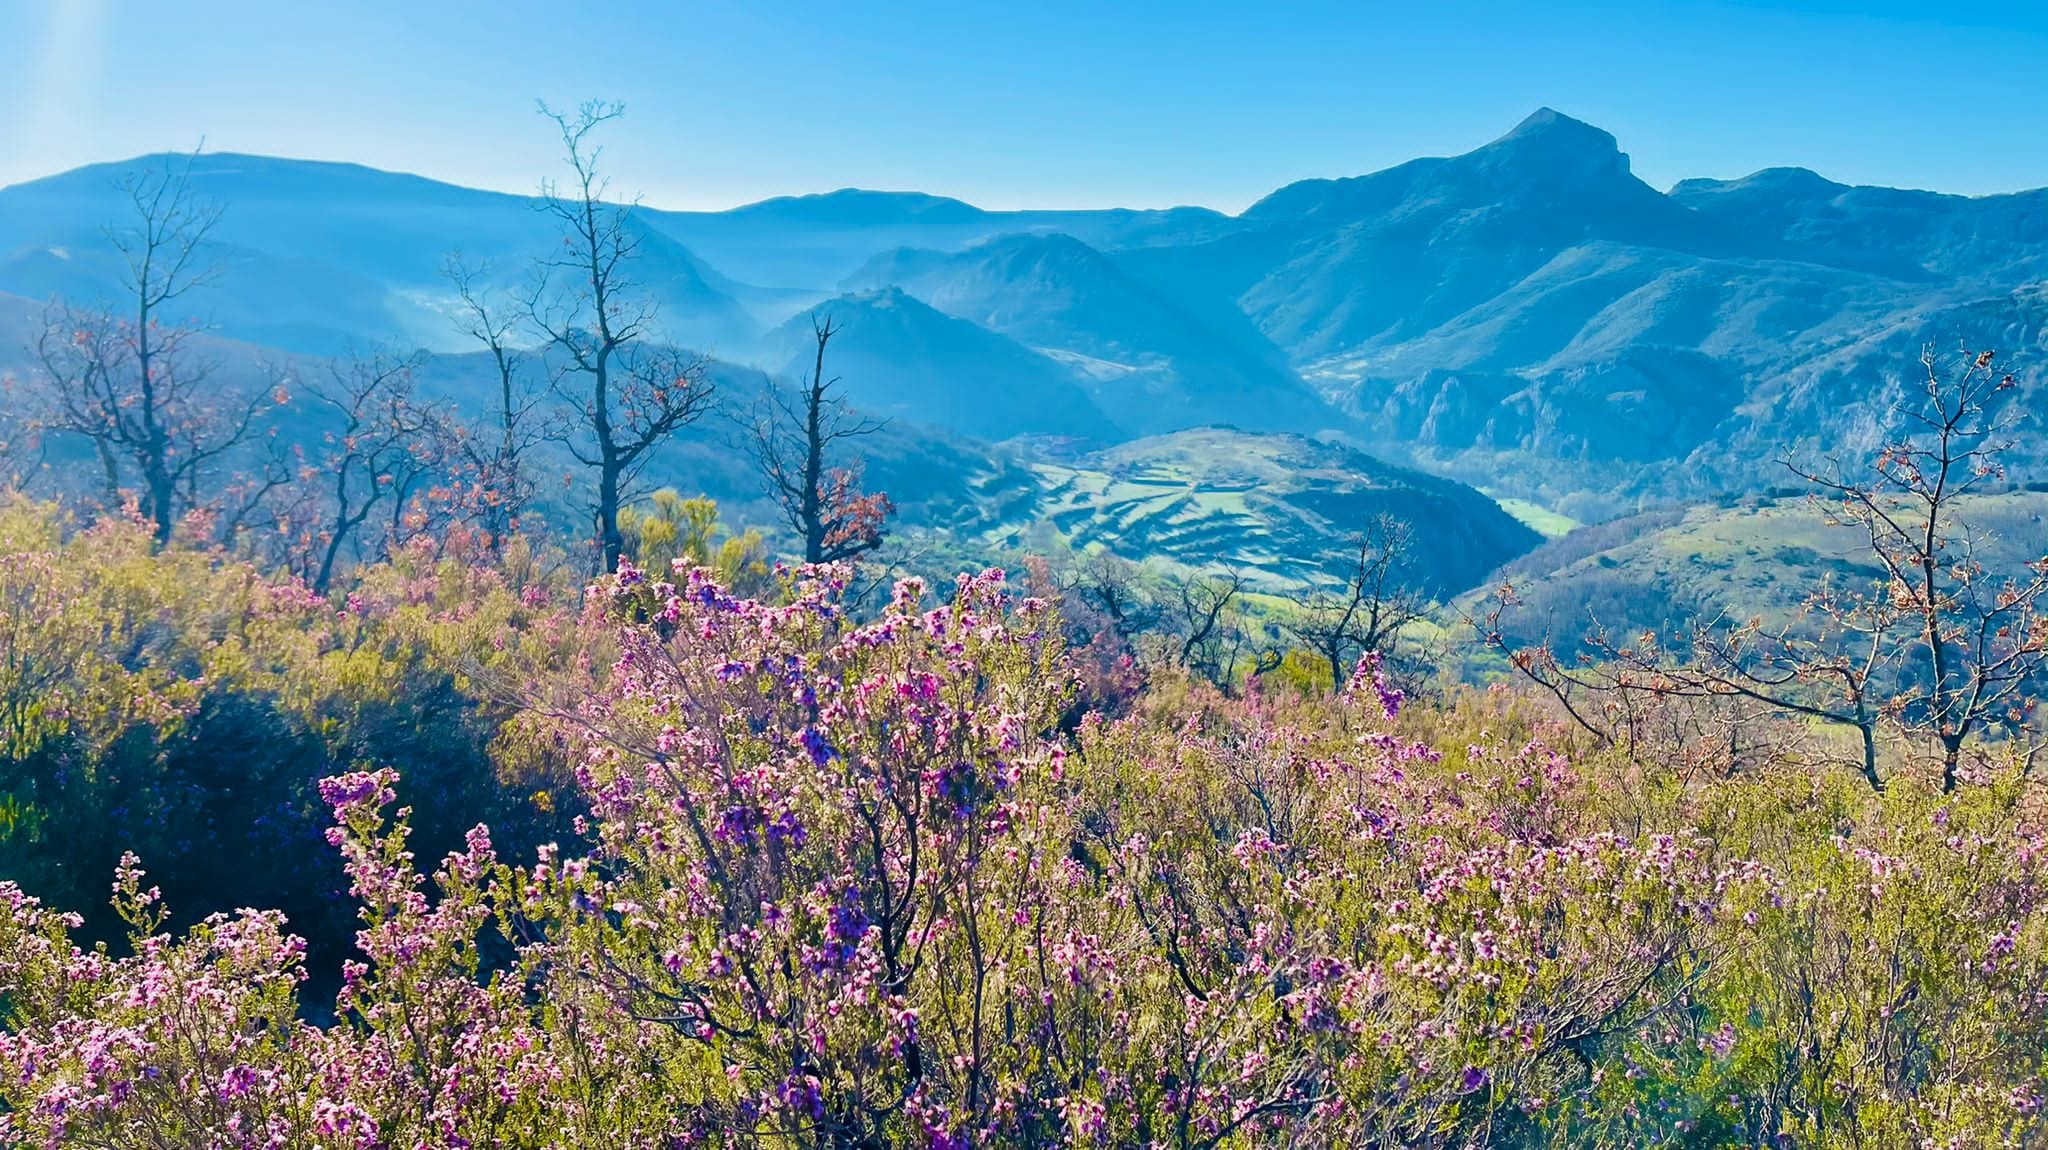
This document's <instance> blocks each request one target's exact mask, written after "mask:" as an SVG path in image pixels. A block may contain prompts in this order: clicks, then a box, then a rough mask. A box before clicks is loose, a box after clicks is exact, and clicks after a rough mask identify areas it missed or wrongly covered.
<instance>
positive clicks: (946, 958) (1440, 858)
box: [0, 565, 2048, 1148]
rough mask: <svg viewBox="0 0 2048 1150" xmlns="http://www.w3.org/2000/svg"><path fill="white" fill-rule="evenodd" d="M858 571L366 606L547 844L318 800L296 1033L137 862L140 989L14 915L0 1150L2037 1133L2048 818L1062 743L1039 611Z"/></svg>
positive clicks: (2003, 809)
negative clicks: (337, 943)
mask: <svg viewBox="0 0 2048 1150" xmlns="http://www.w3.org/2000/svg"><path fill="white" fill-rule="evenodd" d="M391 578H393V576H391V575H388V574H376V573H373V575H372V586H377V585H380V584H378V583H377V580H380V579H381V580H387V582H386V583H384V584H381V585H383V586H389V585H390V584H389V582H388V580H390V579H391ZM449 578H452V576H449ZM845 579H846V573H845V572H843V571H840V570H837V569H833V568H817V569H810V570H806V571H801V572H795V573H791V574H789V575H788V576H787V578H786V581H785V584H784V586H783V589H782V591H781V592H780V594H779V595H777V596H775V597H773V598H771V599H761V600H756V599H746V598H740V597H736V596H734V595H733V594H731V593H729V592H728V591H727V590H725V589H724V588H721V587H720V586H718V585H717V584H716V583H714V582H713V581H712V580H711V579H710V578H709V577H708V576H707V575H706V574H705V573H704V572H702V571H701V570H699V569H691V568H688V567H687V566H685V567H684V568H682V569H679V570H678V571H677V572H676V573H674V574H673V576H670V575H669V574H668V573H650V572H645V571H641V570H638V569H636V568H634V567H632V566H630V565H627V566H625V567H623V568H622V569H621V570H620V572H619V573H618V574H617V575H615V576H611V577H607V578H605V579H602V580H599V581H598V582H597V583H596V584H594V585H592V586H591V587H590V588H588V589H587V590H586V592H585V594H584V596H583V605H582V610H581V614H580V616H579V617H577V618H575V619H573V620H569V619H566V618H564V617H560V616H558V615H557V614H555V613H552V612H550V611H543V610H539V609H533V608H521V609H517V610H515V609H512V608H511V607H509V606H505V605H502V604H501V606H497V607H492V608H490V609H489V611H488V612H482V613H475V614H471V615H469V616H466V618H469V619H472V620H483V621H484V625H482V626H479V627H476V628H475V629H473V630H465V629H464V628H465V627H467V626H469V624H467V623H465V622H463V618H464V617H465V616H464V615H463V608H460V607H458V606H454V605H450V606H448V607H447V608H446V609H445V611H444V612H442V613H445V614H449V615H451V616H455V617H454V618H437V619H434V620H431V622H432V626H431V627H430V628H427V629H426V630H422V631H416V632H407V631H406V627H407V626H408V624H405V623H404V622H402V620H403V619H404V618H405V615H404V608H405V604H406V603H407V602H409V601H412V599H413V596H412V595H411V594H410V593H407V594H400V595H397V596H396V597H395V598H394V599H392V600H391V601H388V602H378V603H368V602H367V601H365V602H366V605H365V606H364V607H363V611H364V613H365V616H366V617H369V616H374V617H377V618H379V619H381V620H384V621H381V622H379V623H377V624H376V626H377V627H378V628H381V629H382V631H381V632H380V633H383V634H386V635H387V636H392V637H393V638H392V641H393V642H396V641H397V640H396V638H395V637H396V636H398V635H402V634H407V633H412V634H416V635H421V636H428V635H430V636H431V644H429V645H432V644H441V645H442V649H441V653H439V654H436V655H433V656H432V658H431V659H428V662H429V663H430V664H432V665H441V666H446V667H450V668H457V667H459V668H461V675H460V683H459V684H458V687H459V689H462V690H475V691H477V692H478V697H479V698H481V697H484V696H486V695H489V696H490V697H502V698H511V699H513V700H515V702H514V703H511V704H507V705H508V706H512V707H513V708H514V709H515V710H516V712H517V713H516V714H515V715H512V716H510V717H508V718H506V720H505V722H504V723H503V725H502V727H500V728H498V729H497V733H496V734H495V735H493V740H494V741H493V742H492V744H491V747H492V753H493V755H495V756H497V757H498V761H499V765H500V767H501V768H503V767H504V766H505V764H506V763H510V762H514V761H515V760H516V761H525V760H521V756H523V755H524V756H533V755H538V756H540V757H541V758H542V759H545V760H547V761H548V762H550V763H554V764H556V765H555V766H549V767H547V768H546V769H547V770H553V771H556V772H557V773H559V774H560V775H561V778H560V779H558V780H556V785H557V786H558V787H559V788H560V789H561V791H562V793H561V794H560V795H559V796H558V798H557V801H558V802H559V803H560V807H559V809H560V810H561V811H563V812H569V813H574V816H575V817H574V818H573V821H572V822H571V823H568V824H565V825H564V826H563V827H562V828H561V831H562V833H561V834H560V835H559V837H558V840H557V841H555V842H549V843H546V844H543V845H539V846H537V847H532V848H517V849H515V848H514V847H513V845H512V844H510V843H509V842H506V841H501V840H502V836H497V835H494V831H493V829H489V828H486V827H485V826H482V825H478V826H475V827H474V829H472V830H470V831H469V832H468V833H467V835H466V836H463V837H462V839H461V840H460V842H459V843H458V842H450V843H449V844H448V846H449V847H450V849H449V850H448V851H447V852H446V853H445V855H444V856H443V857H440V858H439V859H438V861H435V862H432V863H431V864H429V863H426V862H424V861H422V860H421V859H418V858H415V855H414V849H413V845H412V841H413V840H412V836H413V833H414V832H413V830H412V828H413V826H414V825H415V824H417V823H418V822H419V821H420V820H421V818H422V817H424V816H426V815H427V814H428V813H429V812H428V811H427V809H426V807H425V806H424V805H423V804H425V803H428V802H431V803H435V804H446V803H447V802H448V801H449V800H448V799H446V798H444V797H442V796H439V795H434V796H426V795H422V794H421V793H419V791H418V790H417V785H416V784H415V783H414V781H413V779H412V776H411V772H410V770H409V769H407V764H404V763H399V764H397V769H394V768H393V765H392V764H391V763H388V762H382V763H380V762H378V761H376V759H377V756H376V755H375V754H374V749H372V753H370V754H366V755H365V756H363V761H362V762H360V763H358V764H355V765H353V766H352V768H351V769H348V770H343V771H339V772H336V773H333V774H332V775H331V776H330V777H328V778H326V779H325V781H323V782H321V783H320V784H319V786H318V794H319V800H320V802H321V804H322V806H323V807H324V809H325V810H326V812H327V818H328V820H329V824H330V825H329V829H328V830H327V832H326V838H327V840H328V844H329V847H328V848H327V849H330V850H331V851H332V852H333V855H334V857H337V858H338V859H339V862H340V865H341V867H342V868H343V870H344V872H345V874H346V881H347V882H348V884H349V892H348V900H349V902H350V903H351V904H352V906H353V908H354V912H355V914H356V917H357V923H356V926H357V930H356V933H355V938H354V945H353V953H352V955H351V956H350V957H349V958H348V959H347V961H346V964H345V965H344V966H343V967H342V968H341V969H340V971H339V974H338V977H337V978H335V979H334V985H336V986H337V987H338V989H337V990H336V991H335V993H334V994H333V995H332V996H331V998H330V997H329V996H327V995H325V994H324V993H323V994H322V995H321V998H322V1001H309V1000H308V995H309V992H308V990H307V989H306V988H307V985H308V981H309V978H310V977H311V976H312V975H313V974H315V973H317V971H315V970H314V969H313V968H314V967H315V965H316V963H314V962H313V961H311V960H309V959H308V958H307V956H306V953H305V950H304V948H303V947H302V946H301V944H300V943H298V942H297V941H296V940H295V939H294V938H293V937H292V936H291V933H290V932H291V930H292V924H291V923H289V922H286V921H283V920H282V919H281V917H280V916H279V915H278V914H276V913H274V912H267V911H258V910H246V911H241V912H238V913H233V914H227V915H219V916H215V917H212V918H209V919H206V920H205V921H202V922H198V923H195V924H193V925H190V926H187V927H183V928H181V929H174V926H175V923H174V921H173V920H171V919H168V918H166V917H165V914H164V912H163V910H162V907H161V901H162V900H161V896H160V895H159V894H158V892H157V891H156V890H155V889H154V888H152V887H150V886H148V885H146V881H147V880H146V879H145V876H144V875H143V872H142V869H141V868H142V867H143V866H144V865H149V860H148V858H147V857H145V858H143V859H141V860H139V861H138V860H136V859H135V858H133V857H130V858H125V859H123V860H122V861H121V862H120V864H119V866H118V868H117V870H116V872H115V899H114V902H115V906H116V908H117V910H118V913H119V915H120V916H121V918H122V919H123V920H124V921H125V922H126V923H127V924H128V926H129V930H130V937H129V938H128V939H127V940H126V941H125V943H123V942H121V941H119V940H116V941H115V942H114V943H111V944H105V945H89V944H84V943H80V942H76V941H74V939H75V937H76V933H77V931H78V929H79V920H78V919H77V918H76V917H74V916H72V915H70V914H69V913H66V912H68V911H69V910H70V909H72V908H68V907H67V908H65V909H64V910H63V911H59V910H54V909H50V908H47V907H45V905H44V904H43V903H41V902H38V901H37V900H36V898H35V897H32V896H33V895H35V894H37V893H39V892H36V891H34V890H25V889H23V888H22V887H21V886H17V885H14V884H12V883H10V884H6V885H4V886H0V1020H4V1036H0V1102H4V1107H5V1109H4V1113H0V1142H4V1143H6V1144H9V1145H23V1146H51V1147H62V1146H106V1147H128V1146H134V1147H158V1146H232V1147H268V1146H277V1147H363V1148H369V1147H394V1148H397V1147H403V1148H411V1147H424V1146H432V1147H443V1146H471V1147H484V1146H494V1147H495V1146H508V1147H520V1146H533V1147H542V1146H551V1147H552V1146H573V1147H614V1146H646V1147H678V1146H718V1147H742V1146H772V1147H821V1148H822V1147H896V1146H904V1147H967V1146H1088V1147H1123V1146H1143V1147H1153V1146H1157V1147H1176V1148H1186V1147H1250V1146H1376V1147H1396V1146H1403V1147H1406V1146H1419V1147H1477V1146H1501V1147H1507V1146H1515V1147H1524V1146H1557V1147H1563V1146H1609V1147H1617V1148H1619V1147H1634V1146H1652V1145H1663V1146H1773V1147H1776V1146H1800V1147H1806V1146H1839V1147H1891V1146H1912V1147H1917V1146H1931V1147H1949V1146H1955V1147H1979V1146H1983V1147H1991V1146H2027V1145H2038V1144H2040V1143H2041V1142H2042V1140H2043V1139H2044V1138H2048V1123H2044V1120H2043V1115H2042V1098H2043V1095H2044V1091H2048V1084H2044V1082H2043V1076H2044V1073H2048V1067H2044V1062H2048V916H2044V914H2043V910H2042V907H2043V905H2044V891H2043V888H2042V885H2041V884H2042V881H2043V872H2042V867H2043V865H2044V859H2043V855H2044V851H2048V806H2044V804H2043V803H2042V801H2041V796H2040V795H2039V793H2038V792H2037V789H2036V788H2035V787H2034V786H2033V785H2032V784H2031V783H2029V782H2028V781H2027V780H2026V779H2025V778H2024V777H2022V775H2021V774H2020V773H2019V772H2018V771H2017V770H2014V771H2012V772H2008V773H2006V774H2004V775H2000V776H1998V777H1996V778H1993V779H1992V780H1991V781H1989V782H1985V783H1982V784H1979V785H1973V786H1970V787H1967V788H1965V789H1963V790H1961V791H1959V792H1957V793H1955V794H1953V795H1942V794H1940V793H1939V792H1938V791H1936V790H1934V789H1932V788H1931V787H1921V786H1916V785H1915V784H1914V783H1913V782H1912V781H1911V780H1908V779H1901V780H1900V781H1899V782H1898V783H1897V784H1896V785H1895V786H1893V787H1891V788H1890V789H1888V790H1887V791H1886V792H1885V793H1884V794H1882V795H1875V794H1872V793H1870V792H1869V790H1868V789H1867V788H1865V787H1863V786H1862V785H1861V783H1860V781H1859V780H1858V779H1857V778H1855V777H1854V776H1853V775H1850V774H1846V773H1844V774H1840V775H1836V774H1830V773H1827V772H1824V771H1814V770H1811V769H1808V768H1804V767H1800V766H1797V765H1794V764H1784V765H1782V766H1780V767H1778V768H1774V769H1771V770H1766V771H1761V772H1756V773H1753V774H1748V775H1741V776H1736V777H1733V778H1725V779H1714V780H1707V781H1701V780H1698V779H1695V778H1692V777H1690V776H1685V777H1680V776H1677V775H1660V774H1657V773H1654V772H1646V771H1644V770H1643V768H1642V766H1641V765H1640V764H1631V763H1629V762H1628V761H1626V760H1625V759H1624V758H1622V757H1620V756H1618V755H1616V754H1614V753H1612V752H1600V753H1583V754H1576V755H1574V754H1570V753H1568V752H1569V751H1570V750H1571V748H1570V746H1569V741H1568V738H1567V733H1566V731H1565V729H1564V728H1562V727H1559V726H1557V725H1555V724H1553V723H1552V722H1550V721H1549V720H1548V718H1547V717H1546V715H1545V713H1544V712H1543V711H1541V710H1540V709H1539V708H1537V707H1536V706H1535V705H1534V704H1533V703H1532V702H1531V701H1530V700H1526V699H1520V698H1517V697H1515V696H1513V695H1512V694H1511V693H1508V692H1503V691H1496V692H1491V693H1487V694H1465V695H1455V696H1453V697H1451V698H1449V699H1447V700H1440V701H1436V702H1430V703H1419V702H1417V701H1415V700H1411V699H1406V698H1404V697H1403V696H1402V694H1401V693H1400V692H1399V691H1397V690H1396V689H1395V688H1394V687H1393V686H1392V685H1391V684H1390V683H1389V682H1388V681H1387V680H1386V678H1385V677H1384V676H1383V675H1381V674H1380V673H1379V671H1378V667H1377V665H1376V663H1374V662H1372V661H1370V660H1369V661H1367V662H1366V663H1364V664H1362V665H1361V666H1360V667H1359V669H1358V671H1357V673H1356V674H1354V675H1353V677H1352V679H1351V683H1350V686H1349V687H1348V688H1347V689H1346V690H1345V691H1344V692H1342V693H1341V694H1340V695H1338V696H1336V697H1333V698H1316V699H1305V698H1300V697H1298V696H1297V695H1296V694H1295V693H1293V692H1283V693H1278V694H1273V695H1260V694H1259V693H1257V692H1256V691H1254V692H1252V693H1251V694H1250V695H1249V696H1248V697H1245V698H1238V699H1231V698H1225V697H1224V696H1222V695H1220V694H1218V693H1216V692H1214V691H1213V690H1211V689H1209V688H1206V687H1201V686H1196V685H1192V684H1189V683H1187V682H1185V681H1182V680H1178V679H1175V678H1173V677H1171V676H1168V675H1160V676H1155V677H1154V679H1153V681H1152V682H1151V683H1150V684H1149V685H1148V686H1147V687H1146V689H1145V690H1144V691H1143V692H1142V693H1140V694H1139V695H1137V696H1136V697H1135V698H1134V699H1131V700H1128V701H1127V704H1126V705H1125V706H1124V707H1123V708H1122V709H1123V711H1124V712H1125V713H1122V714H1120V715H1119V716H1117V717H1109V716H1106V715H1104V714H1102V713H1100V712H1096V711H1091V710H1086V709H1085V708H1084V709H1083V710H1082V711H1080V712H1079V717H1078V719H1076V717H1075V715H1076V712H1075V711H1074V709H1073V704H1074V699H1075V696H1076V692H1077V690H1078V687H1077V682H1076V680H1077V671H1076V669H1075V665H1074V662H1073V660H1072V659H1071V658H1070V656H1069V654H1068V652H1067V651H1066V649H1065V634H1066V631H1065V628H1064V626H1063V625H1062V623H1061V621H1060V619H1059V618H1058V616H1057V612H1056V611H1054V610H1053V609H1052V608H1051V607H1050V606H1049V605H1048V604H1046V603H1044V602H1041V601H1039V600H1037V599H1034V598H1030V597H1026V596H1019V595H1017V594H1015V593H1014V592H1013V590H1012V589H1011V587H1010V586H1009V585H1008V584H1007V583H1006V581H1005V580H1004V579H1003V577H1002V576H1001V574H1000V573H997V572H988V573H984V574H982V575H977V576H972V577H963V578H961V579H960V580H959V581H958V582H957V583H956V584H955V585H953V586H951V587H949V588H944V589H943V591H942V592H941V591H935V590H933V589H931V588H928V587H925V586H923V585H921V584H919V583H917V582H915V581H909V582H905V583H903V584H900V585H899V586H898V587H897V589H896V592H895V594H894V596H893V598H892V599H891V601H890V603H889V604H888V606H887V607H886V608H885V609H883V610H882V611H880V612H879V613H878V614H875V615H874V616H872V617H867V618H862V617H855V616H853V615H850V614H849V613H848V611H847V609H846V605H845V602H844V586H843V584H844V580H845ZM457 586H471V587H472V592H471V593H473V594H475V595H477V596H478V597H479V601H491V602H498V600H493V599H491V597H492V596H495V595H499V594H500V592H499V591H497V590H493V589H491V587H493V586H495V584H490V581H488V580H487V581H485V583H479V584H474V585H471V584H465V583H461V582H460V581H459V580H458V581H457V582H456V583H448V582H446V581H445V580H442V581H437V582H436V583H435V587H439V588H441V589H442V591H443V592H445V593H451V594H452V593H454V590H453V589H454V588H456V587H457ZM435 593H436V592H435V591H433V590H431V589H420V590H419V592H418V595H419V602H426V601H430V600H431V599H432V597H433V595H434V594H435ZM517 601H518V599H517V596H514V597H513V598H512V599H511V600H509V601H508V602H517ZM417 605H418V604H417V603H415V606H417ZM425 625H426V621H423V622H422V623H421V626H422V627H424V626H425ZM276 641H277V642H279V643H283V642H287V641H288V640H287V639H286V638H285V637H284V636H279V637H278V638H277V639H276ZM422 642H427V640H426V639H422ZM484 652H491V653H492V654H490V655H486V654H484ZM422 658H423V659H424V658H426V656H424V655H423V656H422ZM379 665H381V664H379ZM451 673H452V672H451ZM452 681H453V680H451V682H452ZM493 692H495V694H493ZM562 764H566V766H563V765H562ZM571 792H573V795H572V794H571ZM451 815H456V816H458V817H459V812H449V811H436V812H433V816H434V817H435V818H437V819H441V820H446V819H448V818H449V817H451ZM435 853H439V852H435Z"/></svg>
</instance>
